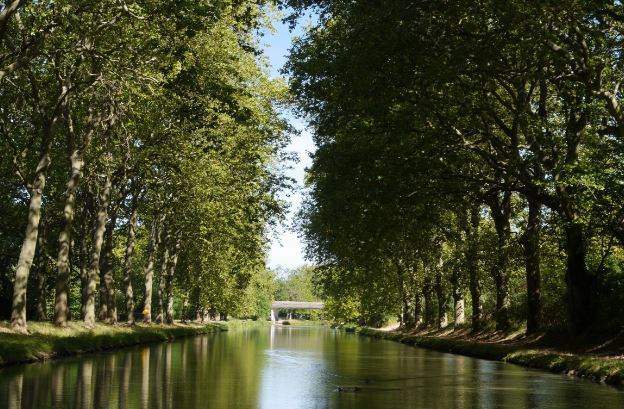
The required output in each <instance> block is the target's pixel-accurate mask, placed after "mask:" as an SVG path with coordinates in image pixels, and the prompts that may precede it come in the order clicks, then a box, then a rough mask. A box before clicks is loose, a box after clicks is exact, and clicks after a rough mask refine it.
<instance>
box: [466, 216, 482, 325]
mask: <svg viewBox="0 0 624 409" xmlns="http://www.w3.org/2000/svg"><path fill="white" fill-rule="evenodd" d="M479 212H480V209H479V207H478V206H475V207H473V208H472V209H471V211H470V222H469V223H468V224H467V225H466V237H467V239H468V246H467V247H468V248H467V249H466V269H467V270H468V280H469V283H468V285H469V289H470V301H471V304H472V311H471V327H472V330H473V331H478V330H480V329H481V309H482V306H481V280H480V278H479V268H478V260H477V255H478V248H479V247H478V246H479V223H480V221H481V215H480V213H479Z"/></svg>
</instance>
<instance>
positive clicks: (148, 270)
mask: <svg viewBox="0 0 624 409" xmlns="http://www.w3.org/2000/svg"><path fill="white" fill-rule="evenodd" d="M161 221H162V219H161V218H157V219H156V220H155V221H154V222H153V223H152V231H151V234H150V244H149V249H148V252H147V264H146V265H145V270H144V277H145V300H144V306H143V322H144V323H146V324H150V323H151V322H152V290H153V283H154V263H155V260H156V255H157V254H158V246H159V244H160V224H161Z"/></svg>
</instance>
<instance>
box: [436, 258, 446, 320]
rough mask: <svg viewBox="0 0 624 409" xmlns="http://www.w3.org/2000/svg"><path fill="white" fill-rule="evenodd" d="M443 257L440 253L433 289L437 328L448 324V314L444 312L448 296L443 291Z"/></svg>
mask: <svg viewBox="0 0 624 409" xmlns="http://www.w3.org/2000/svg"><path fill="white" fill-rule="evenodd" d="M443 262H444V261H443V259H442V256H441V255H440V259H439V261H438V265H437V266H436V277H435V291H436V297H437V299H438V328H446V327H447V326H448V315H447V313H446V310H447V303H448V297H447V296H446V291H444V282H443V280H442V267H443Z"/></svg>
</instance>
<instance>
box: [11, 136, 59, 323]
mask: <svg viewBox="0 0 624 409" xmlns="http://www.w3.org/2000/svg"><path fill="white" fill-rule="evenodd" d="M43 145H44V146H43V147H42V150H41V155H40V158H39V163H38V164H37V169H36V171H35V178H34V181H33V184H32V189H31V190H30V204H29V207H28V221H27V223H26V234H25V235H24V241H23V243H22V248H21V250H20V254H19V259H18V260H17V267H16V269H15V283H14V286H13V303H12V309H11V326H12V327H13V329H14V330H15V331H17V332H20V333H26V332H28V329H27V327H26V289H27V286H28V274H29V273H30V267H31V266H32V262H33V258H34V257H35V250H36V248H37V236H38V234H39V220H40V219H41V201H42V198H43V190H44V189H45V184H46V172H47V170H48V167H49V166H50V155H49V150H50V146H49V142H48V143H45V142H44V144H43Z"/></svg>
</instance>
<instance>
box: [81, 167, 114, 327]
mask: <svg viewBox="0 0 624 409" xmlns="http://www.w3.org/2000/svg"><path fill="white" fill-rule="evenodd" d="M111 189H112V181H111V177H110V175H107V176H106V182H105V185H104V189H102V194H101V195H100V203H99V208H98V212H97V216H96V220H95V226H94V228H93V243H92V245H91V260H90V263H89V282H88V285H87V303H86V308H85V317H84V322H85V325H86V326H87V327H89V328H93V327H94V326H95V293H96V290H97V279H98V276H99V275H100V253H101V251H102V243H103V242H104V233H105V230H106V218H107V217H108V205H109V202H110V194H111Z"/></svg>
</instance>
